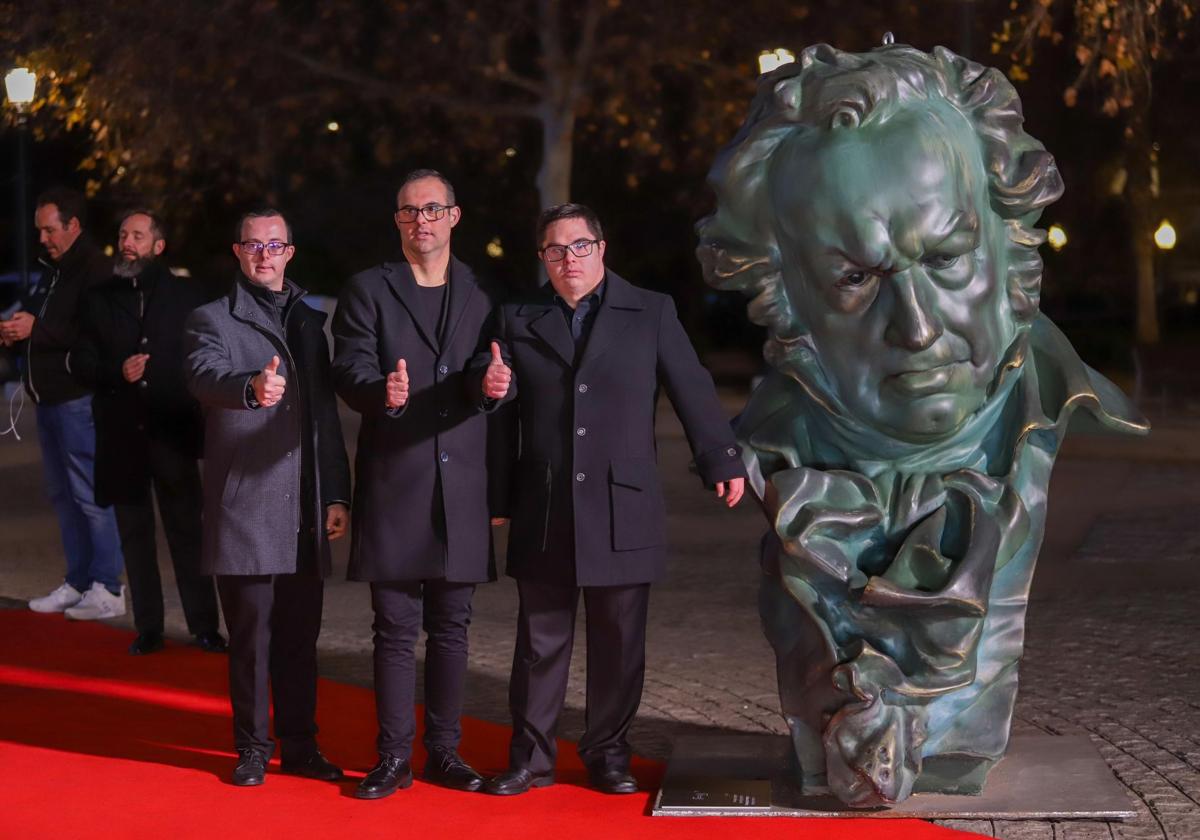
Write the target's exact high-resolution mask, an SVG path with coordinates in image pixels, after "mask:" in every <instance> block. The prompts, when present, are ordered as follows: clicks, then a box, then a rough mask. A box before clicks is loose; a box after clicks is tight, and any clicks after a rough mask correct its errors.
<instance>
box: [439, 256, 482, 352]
mask: <svg viewBox="0 0 1200 840" xmlns="http://www.w3.org/2000/svg"><path fill="white" fill-rule="evenodd" d="M449 283H450V288H449V290H448V293H449V295H450V303H449V306H448V308H447V311H446V331H445V334H444V335H443V336H442V341H443V343H444V344H445V346H446V347H449V346H451V345H452V344H453V342H454V331H455V330H456V329H458V322H459V321H461V320H462V316H463V313H464V312H466V311H467V302H468V301H469V300H470V299H471V295H473V294H475V291H476V289H477V286H476V284H475V275H474V274H473V273H472V272H471V269H470V268H468V267H467V265H466V264H465V263H462V262H459V261H458V258H456V257H455V256H453V255H451V256H450V280H449Z"/></svg>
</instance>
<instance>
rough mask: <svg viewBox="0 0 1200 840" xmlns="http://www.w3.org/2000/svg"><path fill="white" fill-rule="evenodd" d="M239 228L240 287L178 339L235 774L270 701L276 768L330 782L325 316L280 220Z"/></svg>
mask: <svg viewBox="0 0 1200 840" xmlns="http://www.w3.org/2000/svg"><path fill="white" fill-rule="evenodd" d="M237 235H238V241H237V242H235V243H234V245H233V252H234V254H235V255H236V256H237V258H238V264H239V266H240V268H241V273H240V275H239V276H238V278H237V281H236V282H235V283H234V285H233V288H232V289H231V290H230V292H229V294H228V295H226V296H225V297H223V298H219V299H217V300H216V301H213V302H212V303H210V304H207V305H205V306H202V307H200V308H199V309H197V310H196V311H195V312H193V313H192V314H191V316H190V317H189V318H188V320H187V326H186V334H185V337H184V350H185V353H186V357H185V361H184V369H185V371H186V375H187V381H188V388H189V389H190V390H191V392H192V394H193V395H195V397H196V399H198V400H199V401H200V405H201V406H202V407H203V409H204V416H205V425H204V444H205V449H204V536H203V547H202V554H201V571H203V572H204V573H206V574H215V575H216V576H217V591H218V593H219V594H220V596H221V606H222V607H223V608H224V610H225V624H226V627H227V628H228V630H229V695H230V700H231V702H232V705H233V738H234V745H235V747H236V748H237V752H238V762H237V766H236V767H235V769H234V771H233V777H232V781H233V783H234V784H235V785H260V784H262V783H263V780H264V774H265V772H266V764H267V761H268V760H269V759H270V757H271V753H272V751H273V749H274V744H273V743H272V742H271V739H270V735H269V732H268V720H269V712H270V700H271V697H272V695H273V696H274V703H275V735H276V737H277V738H278V739H279V741H280V747H281V753H282V756H281V757H282V762H281V765H282V770H283V772H285V773H292V774H296V775H300V776H305V777H308V778H313V779H322V780H328V781H336V780H339V779H341V778H342V771H341V770H340V769H339V768H338V767H336V766H335V765H333V764H332V763H330V762H329V761H328V760H326V759H325V757H324V756H322V755H321V753H320V750H318V749H317V741H316V734H317V725H316V707H317V636H318V634H319V633H320V630H321V607H322V603H323V596H324V578H325V577H327V576H328V575H329V572H330V554H329V540H332V539H337V538H339V537H341V536H342V535H343V534H344V533H345V531H346V527H347V524H348V519H349V511H348V509H347V506H348V500H349V498H350V466H349V463H348V461H347V459H346V449H345V444H344V443H343V440H342V428H341V423H340V421H339V420H338V413H337V398H336V396H335V394H334V390H333V379H332V375H331V373H330V369H329V344H328V341H327V340H326V338H325V331H324V322H325V316H324V315H323V314H322V313H320V312H318V311H317V310H315V309H312V308H311V307H309V306H307V305H306V304H305V303H304V302H303V301H302V300H301V299H300V298H301V297H302V296H303V295H304V290H303V289H301V288H300V287H299V286H297V285H296V284H295V283H293V282H292V281H291V280H288V279H286V278H285V277H284V268H285V267H286V266H287V264H288V261H289V260H291V258H292V256H293V255H294V254H295V250H296V249H295V246H294V245H293V244H292V231H291V228H290V226H289V225H288V224H287V221H286V220H285V219H284V218H283V215H282V214H280V213H279V212H278V211H277V210H261V211H258V212H254V213H249V214H247V215H245V216H244V217H243V218H242V219H241V221H240V222H239V224H238V228H237Z"/></svg>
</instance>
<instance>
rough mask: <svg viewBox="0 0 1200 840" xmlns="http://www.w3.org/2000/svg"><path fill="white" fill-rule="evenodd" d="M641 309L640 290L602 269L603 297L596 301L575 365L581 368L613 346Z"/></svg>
mask: <svg viewBox="0 0 1200 840" xmlns="http://www.w3.org/2000/svg"><path fill="white" fill-rule="evenodd" d="M643 309H645V306H644V304H643V303H642V296H641V293H640V292H639V291H638V290H637V289H636V288H635V287H633V286H631V285H630V284H629V283H628V282H626V281H625V280H623V279H622V278H621V277H620V276H619V275H617V274H615V273H614V272H612V271H609V272H606V274H605V284H604V299H603V300H602V301H601V302H600V310H599V311H598V312H597V313H596V322H595V323H594V324H592V331H591V334H590V335H588V339H587V344H585V345H584V348H583V356H582V358H580V360H579V367H581V368H582V367H583V366H584V365H586V364H588V363H589V362H591V361H592V360H594V359H596V358H598V357H599V356H601V355H602V354H603V353H604V352H605V351H606V350H608V348H609V347H611V346H613V343H614V342H615V341H616V340H617V339H619V338H620V337H621V334H622V333H624V332H625V330H626V329H628V327H629V325H630V324H632V323H633V321H634V319H635V318H636V317H637V315H636V313H638V312H641V311H642V310H643Z"/></svg>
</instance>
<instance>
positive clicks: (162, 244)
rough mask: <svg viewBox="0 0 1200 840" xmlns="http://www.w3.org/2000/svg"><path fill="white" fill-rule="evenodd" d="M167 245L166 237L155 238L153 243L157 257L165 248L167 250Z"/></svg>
mask: <svg viewBox="0 0 1200 840" xmlns="http://www.w3.org/2000/svg"><path fill="white" fill-rule="evenodd" d="M166 247H167V241H166V240H165V239H155V240H154V245H153V253H154V256H156V257H157V256H158V255H159V254H161V253H162V252H163V251H164V250H166Z"/></svg>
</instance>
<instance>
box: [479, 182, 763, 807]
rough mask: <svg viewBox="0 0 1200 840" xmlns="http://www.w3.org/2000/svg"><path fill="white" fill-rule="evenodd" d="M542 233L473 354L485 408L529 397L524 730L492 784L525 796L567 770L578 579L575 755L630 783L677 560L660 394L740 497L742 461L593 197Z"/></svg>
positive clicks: (687, 351)
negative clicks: (614, 262) (631, 276)
mask: <svg viewBox="0 0 1200 840" xmlns="http://www.w3.org/2000/svg"><path fill="white" fill-rule="evenodd" d="M537 233H538V244H539V250H538V253H539V255H540V256H541V258H542V264H543V265H544V267H545V269H546V274H547V275H548V277H549V279H550V283H549V284H548V285H547V286H545V287H543V288H542V289H541V290H540V291H539V292H538V293H536V294H534V295H533V296H531V297H530V298H528V299H526V300H523V301H519V302H515V303H509V304H505V305H503V306H501V307H500V308H499V309H498V310H497V311H496V313H495V320H494V323H493V324H492V325H491V327H490V330H489V331H490V335H491V336H492V338H493V339H494V340H493V341H492V343H491V346H490V348H489V350H488V351H486V352H484V353H483V354H481V355H480V356H478V357H477V358H476V360H475V362H473V364H472V370H473V373H474V374H475V376H476V377H478V378H477V380H476V381H478V382H479V383H480V388H481V391H482V396H483V397H484V400H485V405H487V406H494V405H497V404H499V403H503V402H506V401H509V400H516V402H517V410H518V414H519V419H520V449H519V451H520V462H519V463H518V465H517V467H516V474H515V476H514V480H513V483H512V486H513V493H514V498H513V502H512V532H511V535H510V538H509V546H508V573H509V574H511V575H512V576H513V577H515V578H516V579H517V590H518V593H519V596H520V610H519V613H518V618H517V645H516V652H515V653H514V655H513V669H512V679H511V682H510V683H509V703H510V706H511V710H512V716H513V734H512V741H511V743H510V746H509V770H508V771H507V772H506V773H504V774H502V775H500V776H497V777H496V778H494V779H491V780H489V781H488V783H487V786H486V790H487V791H488V792H489V793H494V794H500V795H508V794H517V793H524V792H525V791H527V790H528V789H529V788H530V787H541V786H544V785H548V784H551V783H552V782H553V781H554V762H555V757H556V755H555V729H556V726H557V722H558V714H559V711H560V710H561V708H562V704H563V698H564V696H565V694H566V688H567V676H568V671H569V668H570V663H571V648H572V644H573V634H574V628H575V611H576V607H577V605H578V601H579V594H580V591H582V592H583V598H584V603H585V606H586V610H587V617H586V629H587V731H586V732H585V733H584V735H583V738H582V739H581V740H580V742H579V755H580V758H582V759H583V762H584V764H585V765H586V766H587V768H588V772H589V779H590V781H591V784H592V785H593V786H594V787H595V788H597V789H598V790H601V791H604V792H605V793H633V792H635V791H636V790H637V783H636V782H635V781H634V779H633V777H632V776H631V775H630V774H629V760H630V748H629V743H628V741H627V740H626V733H627V732H628V730H629V725H630V724H631V723H632V722H633V719H634V716H635V715H636V714H637V708H638V705H639V703H640V702H641V695H642V682H643V677H644V673H645V664H646V654H645V641H646V608H647V603H648V600H649V592H650V583H651V582H653V581H655V580H657V579H659V578H660V577H661V576H662V574H663V572H664V567H665V564H666V511H665V507H664V500H663V493H662V487H661V485H660V484H659V479H658V473H657V468H656V449H655V446H656V444H655V439H654V412H655V404H656V402H657V397H658V392H659V390H660V389H662V390H665V391H666V392H667V396H668V397H669V398H670V400H671V403H672V405H673V406H674V407H675V411H676V413H677V414H678V415H679V419H680V420H681V421H682V423H683V429H684V432H685V433H686V434H687V438H688V443H689V444H690V445H691V449H692V453H693V455H694V457H695V460H696V466H697V467H698V468H699V472H700V477H701V479H702V480H703V481H704V482H705V483H706V484H707V485H709V486H713V487H715V489H716V493H717V496H718V497H722V498H724V499H725V502H726V504H727V505H729V506H730V507H732V506H733V505H735V504H737V502H738V501H739V500H740V499H741V496H742V492H743V486H744V482H745V472H744V470H743V467H742V463H741V459H740V457H739V448H738V446H737V444H736V443H735V442H734V437H733V433H732V431H731V430H730V427H729V422H728V420H727V419H726V417H725V415H724V413H723V412H722V410H721V406H720V403H719V402H718V401H717V396H716V391H715V390H714V388H713V383H712V377H711V376H709V374H708V371H706V370H705V369H704V367H703V366H702V365H701V364H700V361H699V359H698V358H697V357H696V352H695V350H693V349H692V345H691V343H690V342H689V341H688V337H687V334H686V333H685V332H684V331H683V327H682V325H681V324H680V323H679V319H678V318H677V317H676V314H675V306H674V304H673V303H672V301H671V299H670V298H669V297H667V296H666V295H661V294H657V293H654V292H649V291H645V290H643V289H639V288H637V287H635V286H632V285H630V284H629V283H627V282H626V281H625V280H623V279H621V277H619V276H618V275H617V274H615V273H613V272H612V271H607V270H606V269H605V267H604V250H605V242H604V235H603V232H602V231H601V228H600V222H599V220H598V219H597V218H596V215H595V214H594V213H593V212H592V211H591V210H589V209H588V208H587V207H584V206H582V205H579V204H564V205H559V206H557V207H552V208H550V209H549V210H546V211H544V212H543V213H542V216H541V218H540V219H539V220H538V229H537Z"/></svg>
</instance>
